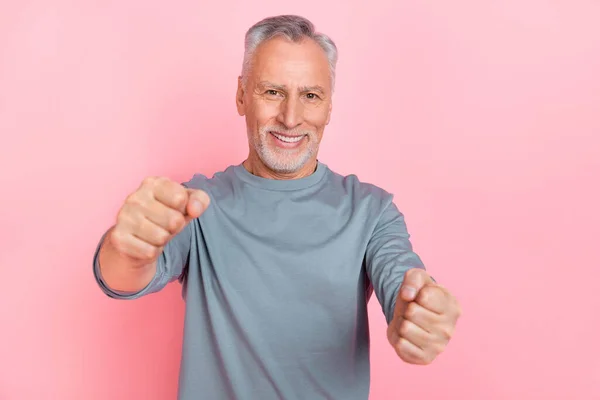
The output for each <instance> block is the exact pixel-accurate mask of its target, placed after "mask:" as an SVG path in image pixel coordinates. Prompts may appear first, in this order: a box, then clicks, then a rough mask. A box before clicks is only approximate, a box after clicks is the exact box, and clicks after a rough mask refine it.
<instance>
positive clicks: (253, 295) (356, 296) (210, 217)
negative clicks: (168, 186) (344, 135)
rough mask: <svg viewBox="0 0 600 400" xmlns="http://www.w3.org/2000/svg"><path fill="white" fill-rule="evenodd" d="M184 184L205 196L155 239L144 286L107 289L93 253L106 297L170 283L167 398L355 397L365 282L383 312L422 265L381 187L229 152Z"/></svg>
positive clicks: (363, 337)
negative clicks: (163, 241) (154, 261)
mask: <svg viewBox="0 0 600 400" xmlns="http://www.w3.org/2000/svg"><path fill="white" fill-rule="evenodd" d="M184 185H185V186H187V187H190V188H196V189H202V190H204V191H206V192H207V193H208V195H209V196H210V198H211V205H210V207H209V208H208V209H207V210H206V212H205V213H204V214H203V215H202V216H201V217H200V218H197V219H195V220H193V221H192V222H191V223H190V224H189V225H188V226H187V227H186V228H185V229H184V230H183V231H182V232H181V233H179V234H178V235H177V236H176V237H175V238H173V240H172V241H171V242H170V243H169V244H168V245H167V246H166V247H165V249H164V252H163V254H162V255H161V256H160V257H159V260H158V266H157V272H156V276H155V277H154V279H153V280H152V281H151V282H150V284H149V285H148V286H147V287H146V288H145V289H143V290H141V291H140V292H137V293H123V292H116V291H113V290H111V289H110V288H109V287H107V285H106V284H105V283H104V282H103V281H102V277H101V276H100V274H99V269H98V260H97V259H98V257H97V254H98V252H96V254H95V256H94V274H95V277H96V279H97V281H98V284H99V285H100V287H101V288H102V290H103V291H104V292H105V293H106V294H107V295H109V296H111V297H114V298H120V299H135V298H138V297H140V296H144V295H147V294H150V293H153V292H157V291H159V290H161V289H162V288H163V287H164V286H165V285H166V284H168V283H169V282H171V281H174V280H179V281H180V282H181V283H182V285H183V296H184V298H185V304H186V310H185V327H184V340H183V349H182V358H181V369H180V378H179V399H180V400H196V399H208V400H220V399H227V400H230V399H231V400H233V399H235V400H246V399H252V400H254V399H257V400H281V399H285V400H296V399H298V400H300V399H302V400H305V399H307V400H318V399H336V400H338V399H340V400H341V399H343V400H366V399H367V398H368V394H369V379H370V373H369V332H368V320H367V301H368V300H369V298H370V296H371V293H372V292H373V291H374V292H375V295H376V296H377V298H378V300H379V302H380V303H381V305H382V310H383V312H384V314H385V317H386V320H387V321H388V322H389V321H390V320H391V318H392V316H393V311H394V306H395V300H396V296H397V293H398V289H399V287H400V284H401V282H402V279H403V276H404V272H405V271H406V270H407V269H409V268H414V267H418V268H424V267H423V264H422V262H421V260H420V258H419V257H418V256H417V255H416V254H415V253H414V252H413V251H412V246H411V243H410V242H409V234H408V233H407V229H406V225H405V222H404V217H403V215H402V213H400V211H399V210H398V209H397V207H396V206H395V204H394V203H393V201H392V195H391V194H389V193H387V192H386V191H384V190H382V189H380V188H378V187H376V186H374V185H371V184H367V183H363V182H360V181H359V180H358V178H357V177H356V176H354V175H350V176H342V175H339V174H337V173H335V172H333V171H331V170H330V169H329V168H328V167H327V166H326V165H325V164H323V163H319V164H318V167H317V169H316V171H315V172H314V173H313V174H312V175H310V176H308V177H306V178H302V179H297V180H271V179H265V178H260V177H258V176H254V175H252V174H250V173H249V172H248V171H247V170H246V169H245V168H244V167H243V166H242V165H241V164H240V165H235V166H231V167H229V168H227V169H226V170H225V171H222V172H219V173H217V174H215V175H214V176H213V177H212V178H207V177H206V176H203V175H199V174H198V175H194V177H193V178H192V179H191V180H190V181H189V182H186V183H185V184H184ZM99 247H100V244H99V245H98V249H99ZM390 351H393V350H392V349H391V348H390Z"/></svg>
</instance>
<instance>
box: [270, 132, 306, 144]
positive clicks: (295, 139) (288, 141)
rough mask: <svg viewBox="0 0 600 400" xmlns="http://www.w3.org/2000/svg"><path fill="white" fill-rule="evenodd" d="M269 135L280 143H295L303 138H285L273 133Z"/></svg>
mask: <svg viewBox="0 0 600 400" xmlns="http://www.w3.org/2000/svg"><path fill="white" fill-rule="evenodd" d="M271 133H272V134H273V136H275V137H276V138H277V139H279V140H281V141H282V142H286V143H297V142H299V141H301V140H302V138H303V137H304V136H295V137H287V136H281V135H278V134H276V133H274V132H271Z"/></svg>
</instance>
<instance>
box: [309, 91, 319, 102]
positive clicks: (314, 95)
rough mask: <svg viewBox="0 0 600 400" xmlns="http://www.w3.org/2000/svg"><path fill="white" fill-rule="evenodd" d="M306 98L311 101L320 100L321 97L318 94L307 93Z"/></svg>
mask: <svg viewBox="0 0 600 400" xmlns="http://www.w3.org/2000/svg"><path fill="white" fill-rule="evenodd" d="M306 98H307V99H308V100H311V101H314V100H318V99H320V97H319V95H317V94H316V93H307V94H306Z"/></svg>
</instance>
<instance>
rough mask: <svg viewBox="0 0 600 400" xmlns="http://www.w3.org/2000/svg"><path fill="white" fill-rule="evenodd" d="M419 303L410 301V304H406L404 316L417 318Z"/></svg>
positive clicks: (412, 318) (410, 318) (411, 318)
mask: <svg viewBox="0 0 600 400" xmlns="http://www.w3.org/2000/svg"><path fill="white" fill-rule="evenodd" d="M418 310H419V308H418V305H417V303H414V302H411V303H408V306H406V311H405V313H404V316H405V317H406V319H409V320H411V321H413V320H414V319H415V318H417V315H418V312H419V311H418Z"/></svg>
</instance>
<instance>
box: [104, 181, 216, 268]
mask: <svg viewBox="0 0 600 400" xmlns="http://www.w3.org/2000/svg"><path fill="white" fill-rule="evenodd" d="M209 203H210V198H209V197H208V195H207V194H206V193H205V192H203V191H201V190H195V189H188V188H186V187H184V186H182V185H181V184H179V183H177V182H174V181H172V180H170V179H167V178H160V177H158V178H157V177H150V178H146V179H144V181H143V182H142V184H141V185H140V187H139V188H138V189H137V190H136V191H135V192H133V193H132V194H130V195H129V196H128V197H127V199H126V200H125V203H124V204H123V206H122V207H121V209H120V210H119V213H118V215H117V222H116V224H115V226H114V228H113V230H112V232H111V234H110V237H109V240H110V241H111V244H112V245H113V246H114V247H115V249H116V250H117V251H118V252H119V253H120V254H121V255H124V256H127V257H129V258H131V259H134V260H136V261H139V262H140V265H146V264H148V263H151V262H153V261H155V260H156V259H157V258H158V256H159V255H160V254H161V253H162V250H163V247H164V246H165V245H166V244H167V243H168V242H169V240H171V238H173V236H175V235H176V234H178V233H179V232H181V231H182V230H183V228H184V227H185V226H186V225H187V224H188V222H190V221H191V220H192V219H194V218H198V217H199V216H200V215H202V213H203V212H204V210H206V208H207V207H208V205H209Z"/></svg>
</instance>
